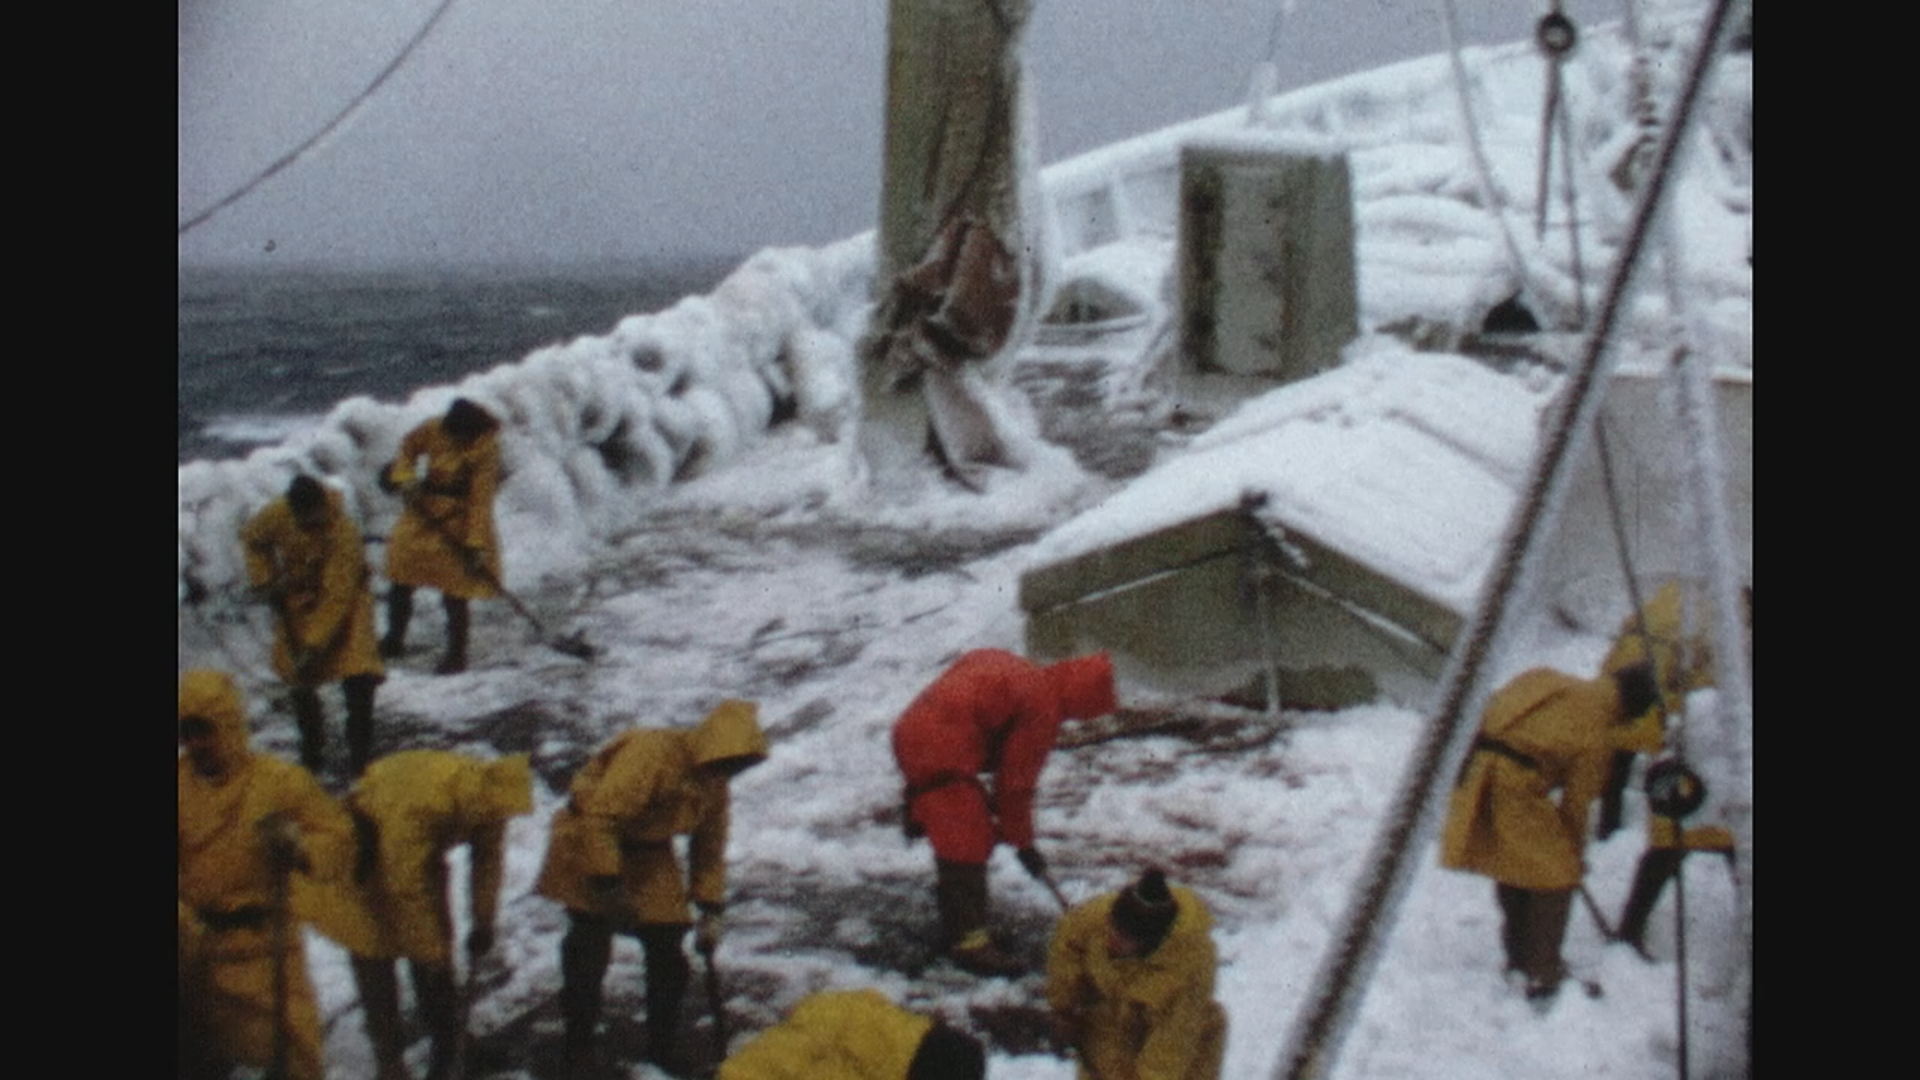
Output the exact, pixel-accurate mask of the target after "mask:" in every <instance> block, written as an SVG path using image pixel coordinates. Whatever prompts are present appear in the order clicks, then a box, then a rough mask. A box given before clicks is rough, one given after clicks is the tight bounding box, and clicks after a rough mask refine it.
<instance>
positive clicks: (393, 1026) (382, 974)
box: [350, 956, 413, 1080]
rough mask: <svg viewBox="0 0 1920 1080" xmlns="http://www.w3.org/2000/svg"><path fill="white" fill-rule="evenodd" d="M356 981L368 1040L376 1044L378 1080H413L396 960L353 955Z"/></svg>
mask: <svg viewBox="0 0 1920 1080" xmlns="http://www.w3.org/2000/svg"><path fill="white" fill-rule="evenodd" d="M350 960H351V962H352V964H353V983H354V986H355V987H357V988H358V989H359V992H360V1011H361V1014H362V1016H363V1017H364V1018H365V1020H366V1025H367V1041H368V1042H369V1043H371V1044H373V1061H374V1068H375V1069H376V1070H378V1071H377V1073H376V1076H377V1080H412V1078H413V1074H412V1073H410V1072H408V1071H407V1063H406V1059H405V1057H404V1054H405V1052H406V1043H405V1040H404V1036H403V1035H402V1034H401V1032H402V1030H403V1029H402V1027H401V1023H400V980H399V978H398V977H397V976H396V975H395V974H394V962H393V961H392V960H376V959H373V958H371V957H365V956H353V957H351V958H350Z"/></svg>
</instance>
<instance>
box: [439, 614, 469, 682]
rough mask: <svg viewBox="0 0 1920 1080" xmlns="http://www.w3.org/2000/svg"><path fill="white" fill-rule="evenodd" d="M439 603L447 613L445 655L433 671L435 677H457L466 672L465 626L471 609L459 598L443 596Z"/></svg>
mask: <svg viewBox="0 0 1920 1080" xmlns="http://www.w3.org/2000/svg"><path fill="white" fill-rule="evenodd" d="M440 601H441V605H442V606H443V607H445V608H446V611H447V654H446V655H445V656H443V657H441V658H440V666H438V667H436V668H434V669H433V670H434V673H435V674H437V675H458V674H459V673H461V672H463V671H465V670H467V624H468V621H469V619H470V618H471V615H470V612H471V610H472V609H471V607H470V606H469V605H468V603H467V601H465V600H463V599H461V598H459V597H455V596H443V597H441V598H440Z"/></svg>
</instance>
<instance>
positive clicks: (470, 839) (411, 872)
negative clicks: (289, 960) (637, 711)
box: [314, 750, 533, 967]
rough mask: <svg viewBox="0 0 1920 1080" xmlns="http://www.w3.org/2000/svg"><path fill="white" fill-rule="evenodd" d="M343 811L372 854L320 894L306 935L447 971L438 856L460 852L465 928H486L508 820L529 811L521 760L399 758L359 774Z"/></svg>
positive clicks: (448, 928)
mask: <svg viewBox="0 0 1920 1080" xmlns="http://www.w3.org/2000/svg"><path fill="white" fill-rule="evenodd" d="M347 806H348V809H349V811H350V812H351V813H352V814H353V815H354V817H355V818H357V819H359V829H360V836H359V842H360V844H362V845H371V847H370V848H368V847H363V848H362V850H360V851H359V852H358V858H357V859H356V862H357V863H358V865H357V866H356V868H355V872H354V873H353V874H352V875H349V876H346V877H343V878H342V879H341V880H339V881H337V882H335V883H334V884H333V887H332V888H330V889H328V890H326V893H325V895H324V897H323V898H322V902H321V904H320V908H319V910H318V911H316V912H315V914H314V928H315V929H317V930H319V931H320V932H321V933H323V934H325V935H326V936H327V937H329V938H332V939H333V940H334V941H337V942H339V943H340V944H341V945H343V946H345V947H346V948H347V949H348V950H350V951H352V952H354V953H356V954H358V955H360V956H364V957H369V958H372V959H380V960H392V959H398V958H402V957H404V958H406V959H408V960H411V961H413V962H415V963H422V964H431V965H434V966H437V967H446V966H448V965H450V964H451V963H452V962H453V960H452V953H451V942H452V937H453V922H452V919H451V912H450V911H449V910H448V898H447V861H446V859H447V853H448V852H449V851H451V850H452V849H453V848H454V847H456V846H458V845H461V844H465V845H467V850H468V853H469V866H470V868H471V869H470V873H471V874H472V879H471V884H472V887H471V889H470V890H469V895H468V900H469V907H468V910H469V912H470V914H471V916H472V925H474V926H492V925H493V924H494V917H495V915H496V914H497V912H498V910H499V904H500V882H501V876H502V869H503V863H502V856H503V853H504V848H505V843H506V823H507V820H508V819H509V818H512V817H514V816H515V815H518V814H525V813H528V812H529V811H531V810H532V809H533V777H532V773H531V772H530V771H529V770H528V767H527V758H526V755H524V754H522V755H516V756H514V757H510V758H504V759H501V760H499V761H484V760H482V759H479V758H473V757H468V756H466V755H463V754H456V753H452V752H449V751H445V750H403V751H401V752H400V753H397V754H389V755H388V756H386V757H383V758H381V759H379V760H378V761H375V762H374V763H373V764H371V765H369V766H367V771H366V772H365V773H364V774H362V775H361V777H360V780H359V781H358V782H357V783H356V784H355V785H354V789H353V792H352V794H350V795H349V796H347ZM369 856H372V857H369ZM363 876H364V880H363Z"/></svg>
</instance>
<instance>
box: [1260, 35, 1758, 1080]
mask: <svg viewBox="0 0 1920 1080" xmlns="http://www.w3.org/2000/svg"><path fill="white" fill-rule="evenodd" d="M1451 6H1452V5H1451V0H1449V4H1448V8H1449V10H1451ZM1731 6H1732V0H1716V2H1715V3H1714V4H1713V6H1712V9H1711V11H1710V12H1709V14H1708V16H1707V19H1706V21H1705V23H1704V25H1703V29H1702V33H1701V38H1700V42H1699V44H1698V47H1697V48H1696V51H1695V54H1694V55H1693V57H1692V58H1691V60H1690V62H1689V66H1688V72H1687V77H1686V80H1685V82H1684V83H1683V84H1682V90H1681V94H1680V97H1679V99H1678V100H1677V101H1676V102H1675V104H1674V119H1673V122H1672V123H1671V124H1670V125H1669V126H1668V127H1667V129H1666V134H1665V135H1664V137H1663V138H1662V141H1661V143H1660V146H1659V149H1658V151H1657V154H1656V157H1655V159H1654V170H1653V173H1652V176H1651V179H1650V181H1649V183H1648V184H1647V186H1646V188H1645V189H1644V190H1643V191H1642V192H1641V193H1640V198H1639V199H1638V201H1637V202H1636V204H1635V207H1634V214H1633V218H1632V221H1631V224H1630V226H1629V229H1628V232H1627V235H1626V238H1625V240H1624V242H1623V244H1622V246H1621V248H1620V252H1619V255H1618V257H1617V259H1616V261H1615V264H1614V269H1613V273H1612V276H1611V278H1610V279H1609V281H1608V283H1607V288H1606V291H1605V292H1604V294H1603V296H1602V302H1601V306H1600V309H1599V313H1598V317H1597V319H1596V321H1595V326H1594V329H1593V331H1592V334H1591V335H1590V337H1589V338H1588V341H1587V343H1586V347H1585V349H1584V350H1583V352H1582V355H1581V358H1580V362H1579V364H1578V365H1577V366H1576V367H1574V368H1573V369H1572V370H1571V371H1570V372H1569V373H1568V376H1567V387H1566V390H1565V392H1564V396H1563V398H1562V400H1561V404H1560V406H1559V408H1558V409H1557V410H1556V412H1555V414H1554V416H1553V418H1552V422H1551V423H1550V424H1549V425H1548V426H1547V428H1546V431H1545V434H1544V435H1543V438H1542V454H1541V457H1540V459H1539V461H1538V463H1537V464H1536V466H1535V469H1534V472H1533V474H1532V475H1531V476H1530V477H1529V481H1528V484H1527V487H1526V491H1525V497H1524V498H1523V499H1522V500H1521V502H1520V505H1519V506H1518V507H1517V508H1516V511H1515V514H1514V520H1513V522H1512V524H1511V526H1510V527H1509V531H1508V534H1507V538H1506V541H1505V543H1504V544H1503V545H1502V550H1501V552H1500V553H1499V557H1498V558H1497V559H1496V560H1495V561H1494V563H1493V565H1492V566H1491V567H1490V569H1489V581H1488V583H1487V586H1486V589H1485V592H1484V596H1485V600H1484V601H1483V602H1482V603H1481V604H1480V605H1479V606H1478V608H1477V609H1476V611H1475V613H1474V617H1473V620H1472V621H1471V622H1470V623H1469V624H1468V626H1467V627H1466V628H1465V629H1464V630H1463V631H1462V634H1461V638H1462V640H1461V642H1460V644H1459V645H1458V647H1457V651H1456V653H1455V655H1454V658H1453V660H1452V661H1451V662H1450V663H1449V664H1448V668H1447V672H1446V675H1445V677H1444V678H1443V680H1442V688H1441V689H1442V692H1441V695H1440V707H1439V708H1438V709H1437V710H1436V713H1435V718H1434V721H1433V723H1432V724H1430V725H1429V726H1428V728H1427V731H1426V734H1425V735H1423V737H1422V739H1421V742H1420V744H1419V746H1417V747H1416V748H1415V751H1414V754H1413V757H1412V760H1411V761H1410V763H1409V766H1408V770H1407V774H1406V776H1405V778H1404V779H1403V781H1402V784H1401V787H1400V791H1399V793H1398V794H1397V795H1396V796H1395V800H1394V804H1393V806H1392V807H1391V808H1390V810H1389V812H1388V815H1387V817H1386V819H1385V821H1384V822H1383V823H1382V826H1381V829H1380V832H1379V834H1378V835H1377V836H1376V838H1375V841H1374V845H1373V848H1372V850H1371V851H1370V853H1369V857H1368V859H1367V861H1366V863H1365V865H1364V868H1363V870H1362V871H1361V874H1360V876H1359V877H1358V879H1357V880H1356V881H1355V882H1354V886H1353V889H1354V895H1355V901H1354V903H1353V904H1352V905H1351V906H1350V907H1349V908H1348V909H1347V912H1346V916H1345V918H1344V919H1343V920H1342V923H1341V925H1340V926H1339V927H1338V928H1337V929H1336V931H1335V933H1334V935H1333V939H1332V940H1331V941H1330V942H1329V943H1328V945H1327V949H1326V952H1325V953H1323V954H1322V956H1321V961H1320V964H1319V967H1318V970H1317V971H1316V972H1315V975H1314V981H1313V984H1312V989H1311V990H1310V992H1309V994H1308V997H1307V1005H1306V1006H1305V1008H1304V1009H1303V1010H1302V1011H1301V1012H1300V1013H1299V1014H1298V1015H1297V1016H1296V1017H1295V1021H1294V1024H1293V1026H1292V1029H1291V1031H1290V1032H1289V1034H1288V1039H1287V1043H1286V1046H1285V1048H1284V1049H1283V1050H1282V1052H1281V1055H1280V1057H1279V1059H1278V1060H1277V1061H1276V1062H1275V1064H1274V1069H1273V1072H1272V1074H1271V1075H1272V1076H1274V1077H1275V1080H1308V1078H1313V1077H1324V1076H1327V1075H1328V1074H1329V1073H1331V1071H1332V1069H1333V1066H1334V1065H1335V1063H1336V1062H1337V1060H1338V1057H1339V1052H1340V1046H1341V1044H1342V1042H1343V1041H1344V1040H1345V1037H1346V1033H1347V1028H1348V1026H1349V1024H1350V1021H1351V1019H1352V1016H1353V1013H1354V1012H1355V1010H1356V1008H1357V1006H1358V1003H1359V1000H1360V994H1359V991H1360V990H1361V989H1363V988H1364V987H1365V985H1366V981H1367V978H1368V976H1369V975H1370V974H1371V971H1372V969H1373V966H1374V965H1375V963H1376V962H1377V961H1378V959H1379V955H1380V952H1381V949H1382V947H1383V944H1384V941H1383V937H1382V931H1383V930H1384V929H1385V928H1388V927H1391V926H1392V925H1393V924H1394V922H1395V914H1396V912H1397V910H1398V907H1399V904H1400V902H1401V900H1402V899H1403V898H1404V896H1405V893H1406V889H1407V887H1408V886H1409V884H1410V883H1411V881H1412V878H1413V873H1414V867H1413V865H1412V861H1411V860H1410V859H1408V857H1407V856H1408V854H1409V853H1410V852H1412V851H1413V850H1414V849H1415V848H1416V846H1419V843H1421V842H1424V841H1426V840H1427V839H1428V838H1429V837H1430V836H1431V834H1432V832H1433V831H1434V829H1435V828H1436V827H1437V825H1438V811H1439V807H1440V804H1439V803H1438V802H1437V801H1436V800H1435V799H1434V798H1433V793H1434V792H1435V791H1436V790H1437V787H1436V781H1437V780H1438V779H1439V778H1441V777H1443V776H1446V775H1450V774H1451V770H1444V769H1443V765H1445V764H1446V763H1447V762H1449V761H1452V762H1457V761H1459V760H1460V759H1462V758H1464V757H1465V754H1466V751H1467V746H1468V744H1469V742H1470V741H1471V737H1472V736H1473V734H1474V730H1473V728H1472V727H1471V726H1470V725H1467V724H1465V723H1463V719H1464V718H1465V717H1466V716H1467V715H1468V707H1469V706H1470V705H1472V704H1475V703H1476V700H1477V699H1484V695H1483V694H1482V693H1481V690H1480V685H1479V684H1480V682H1481V676H1482V674H1483V671H1484V670H1485V669H1486V668H1487V667H1488V666H1490V665H1489V661H1490V660H1491V658H1492V657H1493V656H1494V655H1496V649H1495V646H1496V645H1497V644H1501V643H1502V641H1501V635H1502V631H1503V630H1505V629H1506V627H1505V626H1504V625H1503V624H1504V622H1505V612H1506V609H1507V608H1508V607H1509V606H1510V605H1512V604H1513V603H1514V602H1515V601H1516V600H1517V598H1519V597H1522V596H1525V595H1526V594H1527V592H1528V591H1529V589H1530V587H1531V578H1532V577H1533V575H1534V573H1535V571H1536V568H1537V564H1538V563H1539V561H1540V558H1541V554H1540V549H1541V548H1542V547H1543V545H1542V544H1538V543H1536V542H1535V538H1536V537H1537V536H1539V535H1541V534H1542V533H1543V532H1544V531H1545V530H1544V526H1545V524H1546V522H1548V521H1550V520H1552V516H1553V513H1554V512H1555V511H1557V509H1558V507H1559V504H1560V503H1561V502H1562V501H1563V498H1564V494H1565V491H1566V489H1567V487H1568V484H1569V481H1570V479H1571V475H1572V466H1573V463H1574V461H1575V460H1577V457H1576V454H1575V451H1577V450H1578V449H1579V448H1580V442H1581V439H1582V436H1583V433H1584V432H1585V431H1587V430H1589V429H1591V427H1592V421H1593V418H1594V416H1596V415H1597V413H1598V409H1599V404H1600V399H1601V396H1602V395H1601V393H1600V392H1599V391H1600V390H1601V389H1602V388H1604V386H1605V385H1606V384H1605V376H1606V375H1607V374H1609V365H1608V364H1607V363H1606V359H1607V346H1608V343H1609V340H1610V338H1611V336H1612V334H1613V330H1614V325H1615V323H1616V321H1617V320H1618V319H1619V317H1620V314H1621V310H1622V308H1623V306H1624V303H1625V299H1626V294H1627V289H1628V286H1629V285H1631V284H1632V282H1633V278H1634V276H1635V272H1636V270H1637V269H1638V264H1639V258H1640V254H1641V251H1642V249H1643V248H1644V246H1645V244H1646V241H1647V238H1648V234H1649V233H1650V231H1651V229H1652V226H1653V223H1654V221H1655V218H1656V216H1657V215H1658V212H1659V210H1660V207H1661V203H1662V201H1663V196H1664V195H1665V193H1666V188H1667V181H1668V179H1669V176H1670V172H1671V169H1672V166H1673V162H1674V159H1675V156H1676V154H1677V153H1678V149H1679V145H1680V141H1681V136H1682V135H1683V134H1684V133H1685V132H1686V131H1687V130H1688V129H1689V120H1690V118H1691V117H1692V114H1693V111H1694V105H1695V103H1696V102H1697V101H1698V99H1699V96H1700V92H1701V89H1702V87H1703V86H1704V85H1705V82H1706V77H1707V74H1708V73H1709V71H1710V70H1711V68H1712V64H1713V59H1714V46H1715V44H1716V42H1717V41H1718V40H1719V38H1720V33H1721V29H1722V28H1723V27H1724V26H1725V23H1726V18H1727V12H1728V9H1729V8H1730V7H1731ZM1456 62H1457V57H1456Z"/></svg>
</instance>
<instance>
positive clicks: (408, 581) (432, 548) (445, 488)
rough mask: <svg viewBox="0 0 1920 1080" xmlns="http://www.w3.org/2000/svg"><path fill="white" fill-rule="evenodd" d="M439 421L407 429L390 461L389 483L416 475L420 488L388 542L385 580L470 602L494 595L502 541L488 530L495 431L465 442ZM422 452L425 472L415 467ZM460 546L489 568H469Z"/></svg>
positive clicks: (495, 485) (495, 483) (496, 466)
mask: <svg viewBox="0 0 1920 1080" xmlns="http://www.w3.org/2000/svg"><path fill="white" fill-rule="evenodd" d="M443 422H444V421H443V420H442V419H439V418H436V419H433V420H429V421H427V422H426V423H424V424H421V425H420V426H419V427H416V428H414V429H413V430H412V431H409V432H407V437H406V438H405V439H403V440H402V441H401V443H400V454H399V456H398V457H397V458H395V459H394V461H393V465H392V466H391V469H392V471H391V474H390V475H391V477H392V480H393V482H394V483H396V484H400V485H402V486H404V485H407V484H410V483H412V482H413V481H415V480H419V485H418V486H417V487H415V488H414V490H413V493H412V494H411V495H409V496H408V498H407V505H406V508H405V509H404V510H402V511H401V513H400V520H399V522H398V523H397V524H395V525H394V527H393V536H392V538H391V539H390V540H389V541H388V542H387V579H388V580H389V581H392V582H393V583H394V584H396V585H410V586H415V587H418V586H425V587H427V588H429V589H438V590H440V592H441V593H442V594H444V595H446V596H452V597H457V598H461V599H467V600H476V599H484V598H486V597H489V596H497V595H499V593H500V589H499V582H500V577H501V571H500V542H499V538H498V537H497V536H496V535H495V534H494V528H493V497H494V493H495V492H496V491H497V490H498V489H499V487H500V433H499V432H498V431H490V432H487V433H486V434H483V435H480V436H478V437H476V438H475V439H473V440H472V441H471V442H468V443H465V444H462V443H461V442H460V441H459V440H458V439H455V438H454V437H453V436H451V435H449V434H447V433H446V431H444V430H442V427H441V425H442V423H443ZM423 457H424V458H426V459H427V466H426V471H425V474H424V475H422V474H421V472H420V471H419V461H420V459H421V458H423ZM456 544H457V545H458V547H456ZM459 548H465V549H466V551H467V552H468V553H470V554H471V556H472V557H473V558H475V559H477V560H478V561H479V562H480V563H481V565H482V566H484V567H485V569H486V571H487V573H486V574H485V575H482V574H475V573H473V572H472V570H470V569H469V568H468V566H467V561H466V559H465V558H463V557H462V555H461V552H460V550H459ZM489 578H490V580H489Z"/></svg>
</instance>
